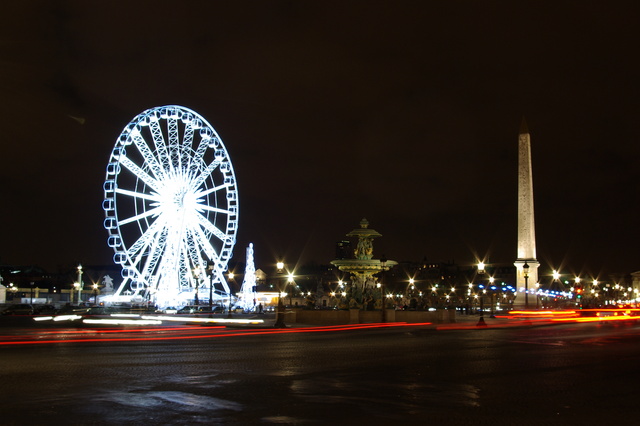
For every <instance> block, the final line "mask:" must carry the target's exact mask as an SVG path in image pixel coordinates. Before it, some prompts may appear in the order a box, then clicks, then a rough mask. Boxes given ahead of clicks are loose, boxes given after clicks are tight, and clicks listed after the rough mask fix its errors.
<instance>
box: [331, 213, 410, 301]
mask: <svg viewBox="0 0 640 426" xmlns="http://www.w3.org/2000/svg"><path fill="white" fill-rule="evenodd" d="M381 236H382V235H381V234H380V233H379V232H377V231H376V230H374V229H370V228H369V221H368V220H367V219H362V220H361V221H360V228H356V229H354V230H353V231H351V232H349V233H348V234H347V237H357V238H358V244H357V246H356V249H355V250H354V255H355V258H354V259H338V260H334V261H332V262H331V264H332V265H335V266H337V267H338V269H339V270H341V271H343V272H347V273H349V274H351V275H352V276H353V278H352V282H351V295H350V300H349V307H352V308H353V307H359V306H364V307H365V309H366V305H367V304H368V302H369V300H373V295H374V289H375V288H376V287H377V286H376V279H375V278H374V277H373V276H374V275H375V274H377V273H379V272H382V271H383V270H388V269H389V268H391V267H392V266H394V265H397V264H398V262H396V261H393V260H386V259H383V260H380V259H373V239H374V238H377V237H381ZM381 291H382V290H376V291H375V293H378V294H377V297H376V299H377V300H378V303H379V302H380V300H381V295H380V293H379V292H381ZM378 303H376V305H377V307H379V306H381V304H378Z"/></svg>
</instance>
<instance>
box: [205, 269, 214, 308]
mask: <svg viewBox="0 0 640 426" xmlns="http://www.w3.org/2000/svg"><path fill="white" fill-rule="evenodd" d="M204 266H205V270H204V273H205V275H207V276H208V277H209V318H213V262H211V261H209V266H208V267H207V262H205V263H204Z"/></svg>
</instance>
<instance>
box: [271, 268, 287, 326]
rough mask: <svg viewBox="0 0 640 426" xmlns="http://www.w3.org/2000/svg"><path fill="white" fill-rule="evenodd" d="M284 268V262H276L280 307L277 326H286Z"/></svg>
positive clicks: (277, 311) (277, 310)
mask: <svg viewBox="0 0 640 426" xmlns="http://www.w3.org/2000/svg"><path fill="white" fill-rule="evenodd" d="M283 270H284V262H278V263H276V274H277V279H278V308H277V309H276V322H275V323H274V324H273V326H274V327H276V328H285V327H286V324H285V323H284V305H283V303H282V271H283Z"/></svg>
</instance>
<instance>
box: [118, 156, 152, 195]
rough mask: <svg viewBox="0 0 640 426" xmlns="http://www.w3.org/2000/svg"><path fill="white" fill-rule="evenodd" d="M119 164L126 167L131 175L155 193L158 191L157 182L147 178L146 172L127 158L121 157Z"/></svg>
mask: <svg viewBox="0 0 640 426" xmlns="http://www.w3.org/2000/svg"><path fill="white" fill-rule="evenodd" d="M120 164H122V165H123V166H124V167H126V168H127V169H128V170H129V171H130V172H131V173H133V174H134V175H135V176H136V177H138V179H141V180H142V181H143V182H144V183H145V184H146V185H147V186H149V187H150V188H153V189H154V190H155V191H158V181H157V180H156V179H154V178H152V177H151V176H149V174H147V172H145V171H144V170H142V169H141V168H140V167H139V166H138V165H137V164H135V163H134V162H133V161H131V160H130V159H129V158H127V157H121V158H120Z"/></svg>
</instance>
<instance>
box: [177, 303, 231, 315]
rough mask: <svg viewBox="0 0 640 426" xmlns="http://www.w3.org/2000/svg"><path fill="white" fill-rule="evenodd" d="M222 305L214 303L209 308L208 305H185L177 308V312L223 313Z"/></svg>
mask: <svg viewBox="0 0 640 426" xmlns="http://www.w3.org/2000/svg"><path fill="white" fill-rule="evenodd" d="M224 311H225V309H224V307H223V306H220V305H214V306H212V307H211V309H209V305H187V306H184V307H183V308H181V309H179V310H178V312H177V313H178V314H191V315H192V314H209V313H214V314H215V313H224Z"/></svg>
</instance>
